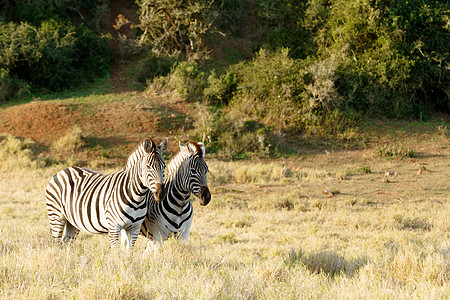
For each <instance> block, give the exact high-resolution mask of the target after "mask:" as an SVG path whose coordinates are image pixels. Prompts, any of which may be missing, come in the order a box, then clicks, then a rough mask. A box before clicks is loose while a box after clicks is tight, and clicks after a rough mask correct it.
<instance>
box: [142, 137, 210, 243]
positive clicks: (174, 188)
mask: <svg viewBox="0 0 450 300" xmlns="http://www.w3.org/2000/svg"><path fill="white" fill-rule="evenodd" d="M179 146H180V151H179V152H178V153H177V154H176V155H175V156H174V158H172V159H171V160H170V162H169V163H168V164H167V171H166V178H165V180H164V187H165V188H166V191H167V196H166V200H165V201H162V202H156V201H155V197H154V196H153V195H152V194H151V193H148V194H147V197H148V198H149V199H148V212H147V216H146V218H145V220H144V222H143V223H142V227H141V233H142V234H143V235H144V236H146V237H147V238H149V239H151V240H153V241H155V242H156V241H158V242H159V243H162V242H163V241H164V240H166V239H167V238H168V237H169V236H170V235H172V234H175V233H179V235H178V238H181V239H184V240H187V239H188V237H189V230H190V227H191V224H192V220H193V209H192V204H191V201H190V195H191V193H193V194H194V195H195V196H197V197H198V198H199V201H200V204H201V205H203V206H204V205H207V204H208V203H209V201H210V200H211V193H210V192H209V189H208V183H207V180H206V174H207V172H208V166H207V165H206V162H205V146H204V145H203V143H196V142H189V143H188V144H187V145H186V146H183V145H181V143H180V145H179Z"/></svg>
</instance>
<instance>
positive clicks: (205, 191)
mask: <svg viewBox="0 0 450 300" xmlns="http://www.w3.org/2000/svg"><path fill="white" fill-rule="evenodd" d="M199 196H200V197H198V198H199V199H200V205H201V206H205V205H207V204H208V203H209V201H211V192H210V191H209V188H208V187H207V186H202V187H201V191H200V195H199Z"/></svg>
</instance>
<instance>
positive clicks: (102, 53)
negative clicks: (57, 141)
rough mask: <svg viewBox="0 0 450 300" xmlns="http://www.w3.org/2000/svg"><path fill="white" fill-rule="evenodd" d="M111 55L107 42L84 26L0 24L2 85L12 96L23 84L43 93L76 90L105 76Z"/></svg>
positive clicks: (67, 24)
mask: <svg viewBox="0 0 450 300" xmlns="http://www.w3.org/2000/svg"><path fill="white" fill-rule="evenodd" d="M111 55H112V52H111V49H110V47H109V46H108V45H107V42H106V39H105V38H102V37H99V36H97V35H96V34H95V33H94V32H93V31H92V30H90V29H88V28H87V27H84V26H73V25H71V24H70V23H63V22H61V21H57V20H49V21H44V22H42V23H41V25H40V26H39V27H34V26H32V25H30V24H28V23H20V24H15V23H8V24H1V23H0V68H1V69H2V70H4V71H2V81H4V82H7V83H8V84H9V85H10V90H11V91H13V92H14V90H18V91H20V90H22V88H21V87H23V86H25V85H26V84H29V85H30V86H31V87H32V88H33V89H34V90H38V91H44V92H45V91H60V90H63V89H67V88H71V87H74V86H79V85H81V84H83V83H86V82H88V81H91V80H93V79H94V78H95V77H97V76H103V75H105V74H106V72H107V71H108V70H109V61H110V58H111ZM7 76H8V77H9V79H6V77H7ZM11 84H16V85H17V86H16V87H13V86H11ZM16 95H17V94H16ZM11 97H12V95H9V96H8V98H11ZM5 99H6V97H5Z"/></svg>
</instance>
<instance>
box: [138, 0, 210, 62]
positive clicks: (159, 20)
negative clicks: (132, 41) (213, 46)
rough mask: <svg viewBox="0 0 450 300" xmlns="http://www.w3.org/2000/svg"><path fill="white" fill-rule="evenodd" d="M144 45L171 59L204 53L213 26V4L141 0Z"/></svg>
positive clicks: (140, 14) (203, 1)
mask: <svg viewBox="0 0 450 300" xmlns="http://www.w3.org/2000/svg"><path fill="white" fill-rule="evenodd" d="M137 3H138V5H139V20H140V24H139V25H138V26H139V28H140V29H141V30H142V35H141V38H140V43H141V44H143V43H147V44H149V45H150V46H151V48H152V50H154V51H156V52H158V53H161V54H165V55H168V56H172V55H179V54H184V55H186V56H187V57H190V56H192V55H195V54H197V53H200V52H201V51H203V50H204V48H203V47H204V37H205V34H206V33H207V32H208V30H209V28H210V27H211V25H212V24H211V22H210V21H209V19H208V13H209V7H210V5H211V3H212V2H211V1H208V0H196V1H171V0H156V1H149V0H138V1H137Z"/></svg>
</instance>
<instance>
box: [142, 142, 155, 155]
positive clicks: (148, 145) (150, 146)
mask: <svg viewBox="0 0 450 300" xmlns="http://www.w3.org/2000/svg"><path fill="white" fill-rule="evenodd" d="M144 150H145V152H146V153H147V154H150V153H154V152H155V150H156V149H155V143H154V142H153V140H152V139H151V138H146V139H145V142H144Z"/></svg>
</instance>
